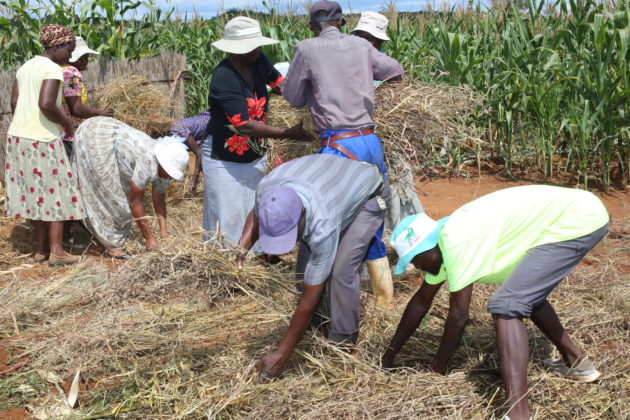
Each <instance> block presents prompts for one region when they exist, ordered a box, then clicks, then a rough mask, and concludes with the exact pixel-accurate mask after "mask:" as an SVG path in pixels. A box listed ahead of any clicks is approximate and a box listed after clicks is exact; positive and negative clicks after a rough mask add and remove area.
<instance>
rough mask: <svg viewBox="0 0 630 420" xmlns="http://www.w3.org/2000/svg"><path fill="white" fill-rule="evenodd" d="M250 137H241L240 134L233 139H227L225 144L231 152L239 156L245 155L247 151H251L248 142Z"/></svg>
mask: <svg viewBox="0 0 630 420" xmlns="http://www.w3.org/2000/svg"><path fill="white" fill-rule="evenodd" d="M248 139H249V137H247V136H244V137H240V136H239V135H238V134H234V135H233V136H232V137H230V138H229V139H227V140H226V141H225V143H226V144H227V145H228V146H230V147H228V150H229V151H230V152H234V153H236V154H237V155H241V156H242V155H243V154H244V153H245V151H246V150H249V146H248V145H247V140H248Z"/></svg>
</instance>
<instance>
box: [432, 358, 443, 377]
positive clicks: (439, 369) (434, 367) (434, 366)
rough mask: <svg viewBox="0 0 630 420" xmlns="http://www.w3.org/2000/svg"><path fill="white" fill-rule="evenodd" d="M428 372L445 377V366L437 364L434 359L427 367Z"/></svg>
mask: <svg viewBox="0 0 630 420" xmlns="http://www.w3.org/2000/svg"><path fill="white" fill-rule="evenodd" d="M429 370H430V371H431V372H435V373H438V374H440V375H446V365H442V364H439V363H438V362H436V361H435V359H434V360H433V361H432V362H431V365H429Z"/></svg>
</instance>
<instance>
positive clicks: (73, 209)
mask: <svg viewBox="0 0 630 420" xmlns="http://www.w3.org/2000/svg"><path fill="white" fill-rule="evenodd" d="M40 42H41V43H42V45H43V47H44V52H43V53H42V54H41V55H36V56H35V57H33V58H32V59H30V60H28V61H27V62H26V63H24V64H23V65H22V66H21V67H20V68H19V69H18V71H17V73H16V80H15V82H14V83H13V91H12V94H11V110H12V111H13V119H12V120H11V124H10V126H9V129H8V131H7V144H6V165H5V180H6V209H5V214H7V215H9V216H13V217H23V218H25V219H30V220H32V221H33V225H34V227H35V254H34V256H33V259H34V261H36V262H43V261H45V260H46V259H48V263H49V264H50V265H57V264H72V263H75V262H77V261H79V259H80V257H77V256H73V255H70V254H68V253H66V252H65V251H64V250H63V248H62V243H61V238H62V229H63V221H64V220H79V219H83V218H84V217H85V210H84V208H83V204H82V200H81V197H80V195H79V189H78V185H77V180H76V178H75V177H74V174H73V172H72V170H71V168H70V163H69V162H68V158H67V156H66V154H65V152H64V150H63V145H62V142H61V137H60V126H61V127H64V128H65V129H66V132H68V133H72V132H73V131H74V128H73V126H72V122H71V121H70V120H69V119H68V117H66V116H65V115H64V114H63V113H62V112H61V109H60V108H59V105H61V83H62V81H63V75H62V73H61V68H60V67H59V65H60V64H63V63H65V62H67V61H68V59H69V58H70V55H71V54H72V51H73V50H74V47H75V35H74V32H72V31H71V30H70V29H68V28H66V27H63V26H59V25H47V26H45V27H44V28H43V29H42V31H41V35H40Z"/></svg>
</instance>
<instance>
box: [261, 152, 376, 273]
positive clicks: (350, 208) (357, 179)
mask: <svg viewBox="0 0 630 420" xmlns="http://www.w3.org/2000/svg"><path fill="white" fill-rule="evenodd" d="M279 186H285V187H288V188H291V189H292V190H294V191H295V192H296V193H297V194H298V195H299V197H300V199H301V200H302V205H303V206H304V209H305V211H306V223H305V228H304V233H303V236H302V241H303V242H304V243H306V245H307V246H308V248H309V250H310V251H311V255H310V258H309V261H308V263H307V265H306V268H305V270H304V283H306V284H310V285H315V284H321V283H323V282H324V281H326V279H327V278H328V276H329V275H330V272H331V270H332V266H333V263H334V261H335V254H336V253H337V246H338V244H339V237H340V235H341V232H343V231H344V229H345V228H346V227H348V226H349V225H350V223H352V221H353V220H354V219H355V218H356V217H357V215H358V214H359V212H360V211H361V209H362V208H363V206H364V205H365V203H366V202H367V201H368V200H369V199H370V197H372V196H374V195H376V194H378V193H380V191H381V189H382V188H383V177H382V176H381V174H380V171H379V169H378V168H377V167H376V166H374V165H372V164H370V163H367V162H360V161H355V160H348V159H346V158H342V157H338V156H332V155H310V156H305V157H302V158H299V159H294V160H291V161H289V162H285V163H283V164H282V165H280V166H278V167H276V168H275V169H274V170H273V171H271V172H270V173H269V174H268V175H267V176H265V177H264V178H263V179H262V181H260V184H258V188H257V189H256V206H255V208H254V210H255V211H258V202H259V201H260V198H261V197H262V195H263V194H264V193H265V192H266V191H269V190H270V189H271V188H274V187H279Z"/></svg>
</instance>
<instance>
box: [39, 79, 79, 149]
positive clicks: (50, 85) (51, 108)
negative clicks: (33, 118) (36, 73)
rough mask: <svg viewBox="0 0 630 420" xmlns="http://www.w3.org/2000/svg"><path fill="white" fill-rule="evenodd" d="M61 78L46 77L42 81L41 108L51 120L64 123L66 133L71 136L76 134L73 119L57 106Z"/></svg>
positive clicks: (40, 92)
mask: <svg viewBox="0 0 630 420" xmlns="http://www.w3.org/2000/svg"><path fill="white" fill-rule="evenodd" d="M59 84H60V81H59V80H55V79H46V80H44V82H43V83H42V87H41V89H40V91H39V109H41V111H42V114H44V116H45V117H46V118H48V119H49V120H50V121H52V122H54V123H57V124H60V125H62V126H63V127H64V128H65V129H66V134H67V135H68V136H69V137H71V136H72V135H73V134H74V127H73V126H72V121H70V119H69V118H68V117H66V116H65V115H64V113H63V112H61V109H60V108H59V107H58V106H57V95H58V94H59Z"/></svg>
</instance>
